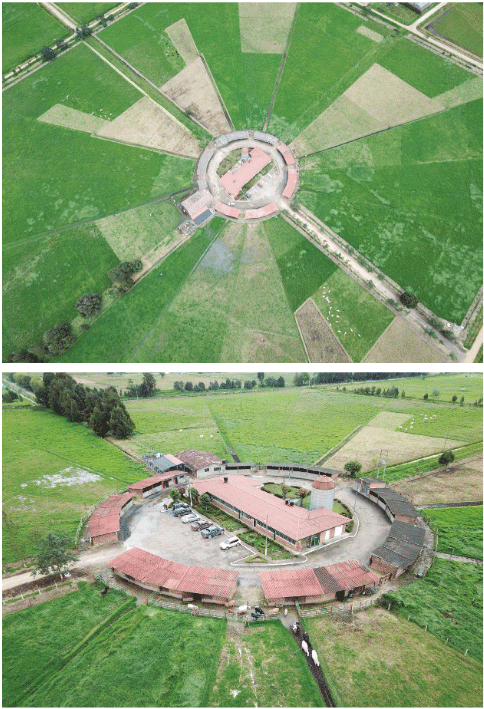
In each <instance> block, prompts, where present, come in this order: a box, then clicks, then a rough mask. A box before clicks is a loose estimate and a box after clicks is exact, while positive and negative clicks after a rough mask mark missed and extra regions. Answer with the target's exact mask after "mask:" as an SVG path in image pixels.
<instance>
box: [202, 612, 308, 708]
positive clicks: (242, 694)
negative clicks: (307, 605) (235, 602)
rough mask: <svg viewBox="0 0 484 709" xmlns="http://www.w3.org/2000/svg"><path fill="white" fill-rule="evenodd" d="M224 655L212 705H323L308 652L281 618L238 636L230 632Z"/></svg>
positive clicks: (225, 642)
mask: <svg viewBox="0 0 484 709" xmlns="http://www.w3.org/2000/svg"><path fill="white" fill-rule="evenodd" d="M222 657H223V659H222V660H221V663H220V666H219V670H218V673H217V679H216V682H215V683H214V687H213V688H212V690H211V693H210V695H209V701H208V706H215V707H217V706H223V707H253V706H255V705H256V704H257V706H271V707H276V706H288V707H289V706H291V707H313V706H314V707H318V706H321V695H320V693H319V690H318V687H317V685H316V683H315V681H314V679H313V677H312V676H311V673H310V671H309V668H308V666H307V663H306V661H305V659H304V655H303V654H302V652H300V651H299V650H298V646H297V644H296V641H295V640H294V638H293V637H291V635H290V634H289V633H288V632H287V630H286V629H285V628H284V627H283V625H282V624H281V623H279V622H278V621H277V622H273V623H272V622H270V623H264V624H263V625H260V626H257V625H256V626H252V627H250V628H248V629H244V632H243V633H241V634H237V637H236V638H234V636H232V637H230V636H228V635H227V636H226V638H225V641H224V645H223V648H222ZM249 658H250V659H249ZM288 658H290V662H291V671H290V672H288V671H287V666H288ZM234 689H237V690H238V694H237V695H236V696H235V697H234V695H233V693H232V691H231V690H234Z"/></svg>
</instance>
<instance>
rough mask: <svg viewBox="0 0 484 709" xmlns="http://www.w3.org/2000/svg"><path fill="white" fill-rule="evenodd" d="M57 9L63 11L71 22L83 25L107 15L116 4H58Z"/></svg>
mask: <svg viewBox="0 0 484 709" xmlns="http://www.w3.org/2000/svg"><path fill="white" fill-rule="evenodd" d="M58 5H59V7H60V8H61V9H62V10H64V12H66V13H67V14H68V15H69V16H70V17H72V19H73V20H76V22H79V24H81V25H84V24H87V23H89V22H91V21H92V20H95V19H96V17H97V16H98V15H100V14H101V13H105V14H106V15H109V11H110V10H112V9H113V8H114V7H116V5H119V3H117V2H60V3H58Z"/></svg>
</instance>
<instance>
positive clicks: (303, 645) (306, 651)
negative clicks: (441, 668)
mask: <svg viewBox="0 0 484 709" xmlns="http://www.w3.org/2000/svg"><path fill="white" fill-rule="evenodd" d="M301 649H302V651H303V652H304V654H305V655H307V656H308V657H309V648H308V644H307V642H306V641H305V640H303V641H302V643H301Z"/></svg>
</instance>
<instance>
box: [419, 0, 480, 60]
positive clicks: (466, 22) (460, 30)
mask: <svg viewBox="0 0 484 709" xmlns="http://www.w3.org/2000/svg"><path fill="white" fill-rule="evenodd" d="M432 30H434V31H435V32H438V33H439V34H440V35H442V36H443V37H446V38H447V39H450V40H451V41H452V42H455V43H456V44H458V45H459V46H460V47H463V48H464V49H468V50H469V51H471V52H473V53H474V54H476V55H477V56H478V57H482V3H480V2H466V3H462V2H458V3H452V5H451V6H450V7H449V9H448V10H446V12H444V13H443V15H442V17H441V18H440V19H438V20H437V21H436V22H433V23H432V24H431V25H430V31H432Z"/></svg>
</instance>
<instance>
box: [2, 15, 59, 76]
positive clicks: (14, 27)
mask: <svg viewBox="0 0 484 709" xmlns="http://www.w3.org/2000/svg"><path fill="white" fill-rule="evenodd" d="M2 29H3V31H2V72H3V73H4V74H5V73H8V71H9V70H10V69H13V68H14V67H16V66H17V65H18V64H20V63H21V62H23V60H24V59H28V58H29V57H30V56H35V55H36V54H37V53H38V52H39V51H40V50H41V49H42V47H43V46H45V45H47V46H50V45H52V44H53V43H54V42H55V40H56V39H62V38H64V37H67V35H68V34H69V32H68V30H67V29H66V28H65V27H64V26H63V25H61V23H60V22H59V21H58V20H56V18H55V17H53V16H52V15H51V14H50V13H49V12H47V10H44V8H43V7H40V5H38V4H37V3H34V2H26V3H20V2H4V3H2Z"/></svg>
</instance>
